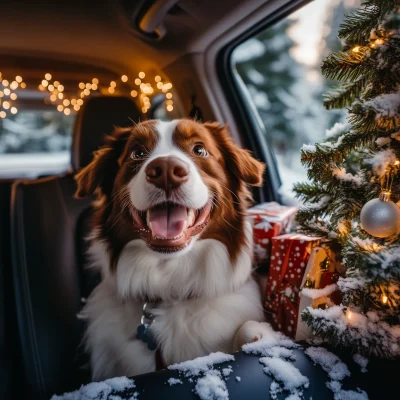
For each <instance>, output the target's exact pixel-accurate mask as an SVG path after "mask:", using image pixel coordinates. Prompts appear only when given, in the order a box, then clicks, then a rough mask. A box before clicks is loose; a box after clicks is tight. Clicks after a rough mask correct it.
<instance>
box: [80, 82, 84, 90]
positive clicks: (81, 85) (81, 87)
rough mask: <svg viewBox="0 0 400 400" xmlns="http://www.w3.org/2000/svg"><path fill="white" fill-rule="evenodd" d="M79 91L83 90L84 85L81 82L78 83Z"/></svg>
mask: <svg viewBox="0 0 400 400" xmlns="http://www.w3.org/2000/svg"><path fill="white" fill-rule="evenodd" d="M79 89H82V90H83V89H85V84H84V83H83V82H80V83H79Z"/></svg>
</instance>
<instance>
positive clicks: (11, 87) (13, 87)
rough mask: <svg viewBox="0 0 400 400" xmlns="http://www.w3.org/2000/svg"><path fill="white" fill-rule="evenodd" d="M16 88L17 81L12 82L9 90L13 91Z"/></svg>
mask: <svg viewBox="0 0 400 400" xmlns="http://www.w3.org/2000/svg"><path fill="white" fill-rule="evenodd" d="M17 87H18V82H17V81H12V82H11V84H10V89H12V90H15V89H16V88H17Z"/></svg>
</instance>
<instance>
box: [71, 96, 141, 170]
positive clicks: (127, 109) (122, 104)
mask: <svg viewBox="0 0 400 400" xmlns="http://www.w3.org/2000/svg"><path fill="white" fill-rule="evenodd" d="M139 119H140V112H139V110H138V108H137V107H136V105H135V103H134V101H133V100H132V99H131V98H130V97H117V96H99V97H91V98H89V99H87V100H86V102H85V103H84V104H83V106H82V108H81V109H80V111H79V113H78V115H77V118H76V122H75V126H74V132H73V136H72V149H71V164H72V168H73V169H74V171H77V170H79V169H81V168H83V167H85V166H86V165H88V164H89V163H90V161H92V159H93V152H94V151H96V150H97V149H98V148H99V147H100V146H101V145H102V144H103V141H104V137H105V135H107V134H110V133H111V132H112V130H113V129H114V127H115V126H120V127H127V126H131V125H132V123H133V122H139Z"/></svg>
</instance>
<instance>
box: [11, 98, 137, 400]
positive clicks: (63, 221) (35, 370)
mask: <svg viewBox="0 0 400 400" xmlns="http://www.w3.org/2000/svg"><path fill="white" fill-rule="evenodd" d="M139 116H140V114H139V112H138V110H137V108H136V106H135V104H134V103H133V101H132V100H131V99H129V98H122V97H98V98H92V99H89V100H88V101H87V103H86V104H85V105H84V107H82V108H81V111H80V114H79V115H78V117H77V122H76V127H75V131H74V135H73V145H72V165H73V167H74V170H75V171H76V170H78V169H80V168H82V167H84V166H85V165H86V164H87V163H89V162H90V160H91V157H92V153H93V151H94V150H96V149H97V148H98V147H100V145H101V144H102V141H103V138H104V135H105V134H107V133H110V132H111V131H112V129H113V126H114V125H116V126H128V125H131V124H132V120H133V121H138V119H139ZM75 191H76V184H75V181H74V179H73V173H70V174H67V175H65V176H61V177H50V178H44V179H38V180H34V181H19V182H17V183H16V184H14V186H13V190H12V203H11V204H12V205H11V247H12V270H13V287H14V298H15V304H16V310H15V311H16V316H17V327H18V339H19V344H20V347H21V354H22V356H21V360H20V363H21V365H22V370H23V376H21V377H19V378H20V381H21V382H24V385H23V386H22V385H21V387H20V388H19V392H18V396H17V398H25V399H35V400H36V399H46V400H47V399H49V398H50V397H51V395H52V394H53V393H56V392H57V393H60V392H63V391H67V390H72V389H74V388H76V387H79V385H80V384H81V383H84V382H85V381H87V380H88V379H89V376H90V374H89V371H88V369H87V368H86V369H85V365H84V364H85V359H84V357H83V356H82V348H81V346H80V344H81V341H82V335H83V328H84V327H83V323H82V321H80V320H79V319H78V317H77V315H78V313H79V311H80V310H81V308H82V301H81V298H82V297H84V296H86V295H88V294H89V292H90V290H91V289H92V288H93V281H96V279H93V278H94V277H93V276H91V275H90V272H89V271H87V270H85V268H84V267H85V264H86V260H85V255H84V253H85V246H86V242H85V240H84V239H85V237H86V236H87V234H88V232H89V230H90V215H91V210H90V199H83V200H82V199H79V200H78V199H75V198H74V193H75ZM22 387H23V388H24V393H23V396H22V393H21V392H20V390H22ZM21 396H22V397H21Z"/></svg>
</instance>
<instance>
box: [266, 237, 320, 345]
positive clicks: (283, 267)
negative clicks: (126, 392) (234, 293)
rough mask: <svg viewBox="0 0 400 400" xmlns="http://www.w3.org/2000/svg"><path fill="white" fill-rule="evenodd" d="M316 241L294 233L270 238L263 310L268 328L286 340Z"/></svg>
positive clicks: (292, 331)
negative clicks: (268, 267)
mask: <svg viewBox="0 0 400 400" xmlns="http://www.w3.org/2000/svg"><path fill="white" fill-rule="evenodd" d="M319 242H320V238H318V237H312V236H306V235H302V234H298V233H289V234H286V235H281V236H276V237H274V238H272V249H271V263H270V269H269V275H268V281H267V289H266V301H265V308H266V311H267V313H269V314H270V322H271V325H272V326H273V327H274V328H275V329H278V330H280V331H282V332H283V333H285V334H286V335H288V336H291V337H293V336H294V334H295V332H296V324H297V316H298V309H299V291H300V286H301V283H302V281H303V275H304V272H305V269H306V266H307V263H308V259H309V258H310V254H311V249H312V248H313V247H315V246H317V245H318V244H319Z"/></svg>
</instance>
